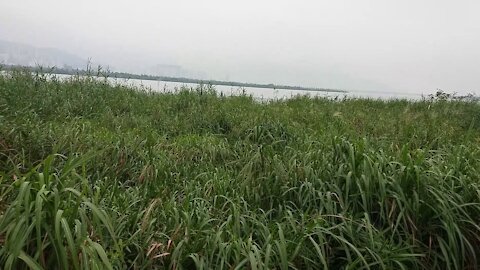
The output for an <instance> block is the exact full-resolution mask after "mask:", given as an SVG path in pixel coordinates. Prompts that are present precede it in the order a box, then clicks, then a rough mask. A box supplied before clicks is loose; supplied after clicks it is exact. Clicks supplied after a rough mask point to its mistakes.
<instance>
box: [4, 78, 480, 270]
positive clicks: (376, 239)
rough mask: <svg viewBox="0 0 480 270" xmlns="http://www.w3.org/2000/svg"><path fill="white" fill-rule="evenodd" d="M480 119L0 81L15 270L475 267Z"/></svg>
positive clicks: (423, 107)
mask: <svg viewBox="0 0 480 270" xmlns="http://www.w3.org/2000/svg"><path fill="white" fill-rule="evenodd" d="M479 139H480V106H479V104H477V103H474V102H458V101H447V100H439V101H417V102H411V101H406V100H393V101H381V100H367V99H354V100H341V101H332V100H327V99H319V98H306V97H297V98H293V99H290V100H279V101H272V102H269V103H258V102H256V101H255V100H253V98H252V97H249V96H237V97H224V96H221V95H218V94H217V93H216V92H215V91H214V89H212V88H208V87H207V88H205V87H204V86H199V87H198V88H197V89H182V90H181V91H179V92H177V93H173V92H172V93H162V94H159V93H153V92H151V91H148V90H147V89H131V88H129V87H125V86H122V85H112V84H110V83H108V82H107V81H105V80H98V79H95V78H92V77H83V78H80V77H72V78H70V79H68V80H66V81H60V80H58V79H56V78H54V77H51V76H49V75H47V74H30V73H28V72H23V71H12V72H7V73H6V74H4V75H1V76H0V245H1V248H0V266H2V267H1V268H2V269H27V268H32V269H117V268H119V269H124V268H129V269H159V268H160V269H162V268H173V269H245V268H246V269H272V268H275V269H477V268H480V262H479V260H480V251H479V250H480V249H479V248H478V246H480V186H479V185H480V171H479V170H480V144H479V142H480V140H479Z"/></svg>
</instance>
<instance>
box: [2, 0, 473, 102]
mask: <svg viewBox="0 0 480 270" xmlns="http://www.w3.org/2000/svg"><path fill="white" fill-rule="evenodd" d="M479 14H480V1H478V0H459V1H451V0H450V1H447V0H436V1H434V0H422V1H413V0H403V1H387V0H369V1H358V0H343V1H279V0H276V1H272V0H264V1H251V0H245V1H235V2H233V1H225V0H224V1H220V0H206V1H193V0H188V1H187V0H180V1H153V0H139V1H119V0H116V1H113V0H104V1H98V0H97V1H93V0H85V1H65V0H63V1H60V0H45V1H33V0H21V1H6V0H5V1H0V39H1V40H7V41H11V42H19V43H24V44H28V45H32V46H36V47H52V48H58V49H61V50H64V51H67V52H69V53H72V54H74V55H77V56H79V57H82V58H84V59H87V58H91V59H92V61H93V62H95V63H101V64H104V65H110V66H112V67H113V68H114V69H115V70H120V71H127V72H135V73H142V72H148V71H150V70H154V69H155V67H159V66H160V67H165V66H167V67H171V68H173V69H178V71H177V72H183V73H182V74H186V75H189V76H191V77H196V78H202V79H218V80H231V81H242V82H258V83H275V84H286V85H303V86H312V87H323V88H341V89H354V90H355V89H357V90H370V91H396V92H402V93H429V92H430V93H431V92H434V91H435V90H436V89H437V88H441V89H444V90H447V91H458V92H461V93H465V92H476V93H477V94H480V50H479V49H478V48H480V16H479Z"/></svg>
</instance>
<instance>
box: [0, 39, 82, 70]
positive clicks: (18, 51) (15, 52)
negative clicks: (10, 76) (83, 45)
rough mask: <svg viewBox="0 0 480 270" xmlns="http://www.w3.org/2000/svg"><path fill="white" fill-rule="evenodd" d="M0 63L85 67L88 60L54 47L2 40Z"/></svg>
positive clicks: (0, 44) (0, 41) (0, 42)
mask: <svg viewBox="0 0 480 270" xmlns="http://www.w3.org/2000/svg"><path fill="white" fill-rule="evenodd" d="M0 63H1V64H6V65H22V66H37V65H40V66H45V67H53V66H56V67H60V68H75V69H76V68H85V67H86V66H87V63H88V61H87V60H86V59H83V58H81V57H78V56H76V55H74V54H71V53H68V52H66V51H63V50H60V49H54V48H38V47H34V46H30V45H25V44H21V43H16V42H10V41H5V40H0Z"/></svg>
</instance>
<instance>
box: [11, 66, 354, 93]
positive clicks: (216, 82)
mask: <svg viewBox="0 0 480 270" xmlns="http://www.w3.org/2000/svg"><path fill="white" fill-rule="evenodd" d="M3 68H4V69H6V70H14V69H27V70H30V71H32V72H37V71H41V72H46V73H56V74H64V75H94V76H101V77H113V78H122V79H137V80H149V81H164V82H179V83H193V84H210V85H222V86H235V87H255V88H267V89H279V90H298V91H316V92H335V93H347V92H348V91H346V90H340V89H328V88H316V87H304V86H290V85H276V84H260V83H242V82H231V81H219V80H201V79H191V78H184V77H169V76H154V75H146V74H132V73H126V72H111V71H103V70H98V71H94V70H82V69H66V68H56V67H53V68H42V67H30V66H20V65H4V66H3Z"/></svg>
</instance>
